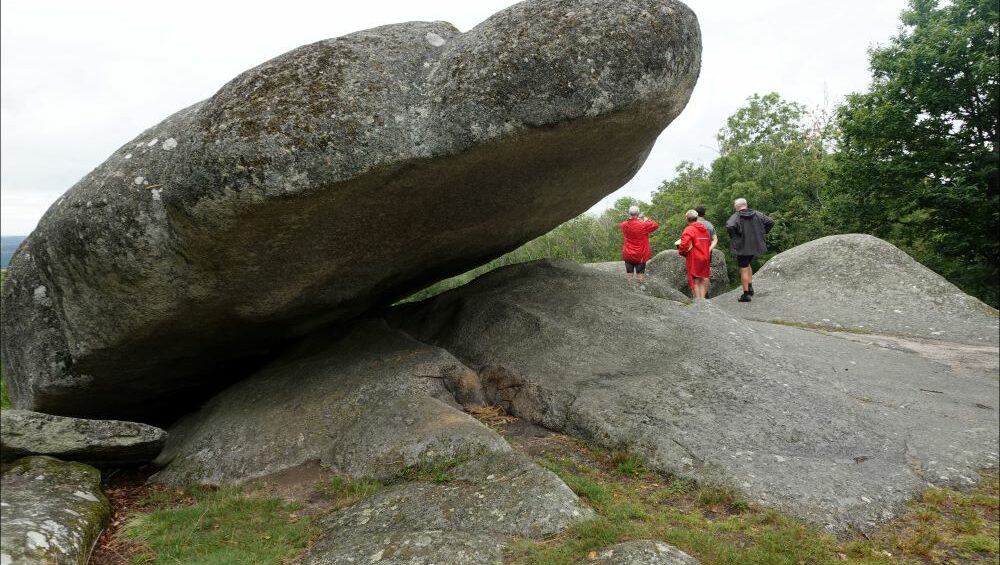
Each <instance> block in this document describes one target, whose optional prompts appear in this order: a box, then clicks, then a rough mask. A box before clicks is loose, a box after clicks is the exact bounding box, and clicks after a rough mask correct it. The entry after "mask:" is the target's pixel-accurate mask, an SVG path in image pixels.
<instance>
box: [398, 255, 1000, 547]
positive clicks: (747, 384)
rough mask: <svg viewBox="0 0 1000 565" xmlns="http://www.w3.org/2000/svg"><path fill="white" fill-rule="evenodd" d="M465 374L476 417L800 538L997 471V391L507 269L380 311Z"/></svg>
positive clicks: (583, 279)
mask: <svg viewBox="0 0 1000 565" xmlns="http://www.w3.org/2000/svg"><path fill="white" fill-rule="evenodd" d="M386 317H387V319H389V320H390V322H391V323H392V324H394V325H397V326H398V327H400V328H403V329H404V330H405V331H407V332H408V333H410V334H411V335H413V336H414V337H416V338H417V339H420V340H421V341H425V342H427V343H431V344H433V345H437V346H439V347H442V348H444V349H447V350H448V351H449V352H451V353H452V354H453V355H455V356H456V357H457V358H458V359H460V360H461V361H463V362H464V363H465V364H466V365H468V366H469V367H471V368H473V369H475V370H477V371H478V372H479V376H480V382H481V384H482V386H483V396H484V397H485V398H486V400H487V402H490V403H497V404H500V405H501V406H503V407H504V408H506V409H507V410H508V412H510V413H513V414H514V415H517V416H520V417H521V418H523V419H526V420H529V421H531V422H533V423H536V424H540V425H542V426H545V427H547V428H549V429H552V430H557V431H561V432H565V433H568V434H571V435H574V436H578V437H581V438H583V439H585V440H588V441H590V442H593V443H596V444H598V445H600V446H604V447H608V448H613V449H629V450H631V451H633V452H634V453H636V454H638V455H640V456H641V457H643V458H644V459H645V460H646V462H647V464H648V465H650V466H651V467H652V468H654V469H658V470H660V471H664V472H668V473H671V474H674V475H677V476H681V477H688V478H692V479H696V480H699V481H707V482H720V483H723V484H726V485H729V486H732V487H734V488H737V489H740V490H743V491H744V492H746V493H747V494H748V495H749V496H750V497H751V498H752V499H753V500H757V501H759V502H761V503H763V504H766V505H770V506H775V507H778V508H781V509H784V510H786V511H788V512H790V513H792V514H795V515H797V516H800V517H803V518H805V519H808V520H810V521H812V522H815V523H818V524H822V525H824V526H829V527H831V528H836V529H842V528H847V527H851V526H856V527H861V528H869V527H872V526H873V525H874V524H876V523H879V522H881V521H884V520H886V519H889V518H891V517H892V516H894V515H896V513H898V512H899V511H900V510H901V509H902V507H903V504H904V501H906V500H907V499H908V498H910V497H911V496H912V495H913V494H915V493H916V492H918V491H919V489H921V488H923V487H924V486H925V485H926V484H927V482H928V481H929V482H932V483H935V484H947V485H968V484H972V483H973V482H974V481H975V480H976V477H977V476H978V475H977V469H980V468H982V467H995V466H996V465H997V458H998V455H997V451H998V449H997V446H998V416H997V415H998V408H1000V406H998V405H997V397H998V383H997V381H996V379H995V378H993V377H992V376H981V375H980V376H977V375H976V374H967V373H964V372H961V371H958V370H955V369H951V368H949V366H947V365H944V364H940V363H936V362H931V361H928V360H925V359H924V358H922V357H919V356H917V355H915V354H913V353H909V352H906V351H898V350H889V349H885V348H881V347H877V346H871V345H867V344H863V343H856V342H851V341H847V340H843V339H840V338H837V337H832V336H828V335H823V334H819V333H816V332H812V331H807V330H803V329H799V328H794V327H788V326H784V325H776V324H767V323H762V322H755V321H748V320H743V319H740V318H736V317H733V316H732V315H730V314H729V313H727V312H726V311H724V310H723V309H722V308H720V307H719V306H718V305H717V304H716V301H715V300H703V301H696V302H694V303H691V304H689V305H685V304H681V303H678V302H675V301H671V300H662V299H658V298H654V297H650V296H648V295H645V294H643V293H641V292H635V291H628V290H623V289H622V288H621V286H620V283H619V275H612V274H607V273H603V272H600V271H599V270H595V269H588V268H584V267H581V266H578V265H576V264H575V263H568V262H536V263H529V264H523V265H517V266H512V267H506V268H503V269H499V270H496V271H493V272H491V273H489V274H486V275H483V276H481V277H479V278H478V279H476V280H475V281H473V282H471V283H469V284H468V285H466V286H464V287H460V288H458V289H455V290H452V291H450V292H447V293H444V294H442V295H439V296H437V297H435V298H433V299H430V300H427V301H424V302H420V303H417V304H411V305H404V306H399V307H395V308H393V309H391V310H390V311H388V312H387V313H386Z"/></svg>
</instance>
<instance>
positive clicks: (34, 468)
mask: <svg viewBox="0 0 1000 565" xmlns="http://www.w3.org/2000/svg"><path fill="white" fill-rule="evenodd" d="M0 487H2V488H0V507H2V511H0V563H3V564H4V565H8V564H10V565H53V564H56V565H83V564H85V563H87V560H88V559H89V557H90V552H91V550H93V548H94V544H95V543H97V538H98V536H99V535H100V533H101V530H102V529H103V528H104V524H105V523H106V522H107V520H108V516H110V514H111V507H110V506H109V505H108V501H107V499H106V498H104V494H103V493H102V492H101V473H100V472H99V471H98V470H97V469H94V468H93V467H90V466H87V465H84V464H82V463H67V462H63V461H59V460H57V459H53V458H51V457H25V458H23V459H18V460H17V461H15V462H14V463H12V464H9V465H5V466H4V470H3V476H2V477H0Z"/></svg>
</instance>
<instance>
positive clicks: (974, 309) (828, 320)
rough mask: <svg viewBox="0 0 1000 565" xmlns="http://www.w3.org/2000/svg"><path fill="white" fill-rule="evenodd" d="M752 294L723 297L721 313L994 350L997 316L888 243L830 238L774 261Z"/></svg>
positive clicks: (858, 237) (757, 275) (859, 236)
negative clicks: (747, 300) (741, 298)
mask: <svg viewBox="0 0 1000 565" xmlns="http://www.w3.org/2000/svg"><path fill="white" fill-rule="evenodd" d="M753 281H754V285H753V286H754V297H753V301H752V302H750V303H738V302H737V301H736V298H737V296H739V294H740V293H741V292H742V291H741V290H736V291H733V292H731V293H729V294H726V295H723V296H720V297H719V298H718V299H717V300H718V302H719V304H720V306H722V308H724V309H726V310H728V311H729V312H731V313H732V314H734V315H738V316H742V317H745V318H749V319H752V320H764V321H777V322H784V323H791V324H802V325H806V326H810V327H818V328H828V329H835V330H847V331H854V332H860V333H876V334H890V335H902V336H916V337H922V338H930V339H938V340H947V341H954V342H962V343H972V344H980V345H994V346H995V345H996V344H997V339H998V332H1000V324H998V319H997V311H996V309H994V308H991V307H989V306H987V305H986V304H984V303H982V302H980V301H979V300H977V299H976V298H974V297H972V296H969V295H968V294H966V293H964V292H962V291H961V289H959V288H958V287H956V286H955V285H953V284H951V283H950V282H948V281H947V280H945V279H944V277H942V276H941V275H938V274H937V273H935V272H934V271H931V270H930V269H928V268H927V267H925V266H923V265H921V264H920V263H918V262H917V261H915V260H914V259H913V258H912V257H910V256H909V255H907V254H906V253H904V252H903V251H901V250H900V249H899V248H897V247H896V246H894V245H892V244H891V243H889V242H886V241H883V240H881V239H878V238H877V237H872V236H870V235H865V234H847V235H831V236H828V237H823V238H820V239H816V240H813V241H810V242H808V243H803V244H802V245H799V246H797V247H793V248H792V249H789V250H788V251H785V252H783V253H779V254H778V255H775V256H774V257H772V258H771V259H770V260H769V261H768V262H767V263H765V264H764V266H763V267H761V269H760V271H758V272H757V273H755V274H754V277H753Z"/></svg>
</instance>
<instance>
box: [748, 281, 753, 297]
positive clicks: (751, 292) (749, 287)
mask: <svg viewBox="0 0 1000 565" xmlns="http://www.w3.org/2000/svg"><path fill="white" fill-rule="evenodd" d="M747 294H749V295H750V296H753V284H748V285H747Z"/></svg>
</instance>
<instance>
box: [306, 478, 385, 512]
mask: <svg viewBox="0 0 1000 565" xmlns="http://www.w3.org/2000/svg"><path fill="white" fill-rule="evenodd" d="M382 486H383V485H382V483H380V482H377V481H370V480H367V479H357V480H351V479H349V478H345V477H340V476H337V477H333V478H331V479H330V481H329V482H328V483H326V484H324V485H322V486H321V487H320V490H319V492H320V495H321V496H323V498H326V499H327V500H330V501H331V502H332V506H331V509H332V510H339V509H341V508H346V507H348V506H351V505H353V504H355V503H357V502H358V501H360V500H361V499H363V498H367V497H369V496H371V495H373V494H375V493H376V492H378V491H380V490H382Z"/></svg>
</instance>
